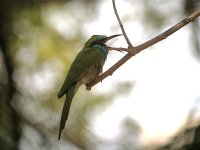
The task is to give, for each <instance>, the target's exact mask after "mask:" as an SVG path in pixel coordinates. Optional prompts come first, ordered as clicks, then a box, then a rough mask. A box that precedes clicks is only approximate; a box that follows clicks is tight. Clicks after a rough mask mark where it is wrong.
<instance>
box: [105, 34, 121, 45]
mask: <svg viewBox="0 0 200 150" xmlns="http://www.w3.org/2000/svg"><path fill="white" fill-rule="evenodd" d="M121 35H123V34H115V35H111V36H109V37H107V38H106V39H105V40H104V41H103V42H104V43H106V42H107V41H109V40H110V39H113V38H115V37H117V36H121Z"/></svg>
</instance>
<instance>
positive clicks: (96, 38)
mask: <svg viewBox="0 0 200 150" xmlns="http://www.w3.org/2000/svg"><path fill="white" fill-rule="evenodd" d="M121 35H122V34H116V35H112V36H108V37H107V36H106V35H93V36H92V37H91V38H90V39H89V40H88V41H87V42H86V43H85V47H92V46H94V45H101V46H106V45H105V44H106V42H107V41H108V40H110V39H112V38H115V37H117V36H121Z"/></svg>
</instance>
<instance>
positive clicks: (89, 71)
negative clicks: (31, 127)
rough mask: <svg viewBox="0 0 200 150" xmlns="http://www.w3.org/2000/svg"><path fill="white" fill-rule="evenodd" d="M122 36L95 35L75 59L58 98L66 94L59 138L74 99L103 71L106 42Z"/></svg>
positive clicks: (106, 52) (106, 49)
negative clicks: (79, 89)
mask: <svg viewBox="0 0 200 150" xmlns="http://www.w3.org/2000/svg"><path fill="white" fill-rule="evenodd" d="M120 35H121V34H117V35H112V36H109V37H107V36H105V35H93V36H92V37H91V38H90V39H89V40H88V41H87V42H86V43H85V46H84V47H83V49H82V50H81V51H80V52H79V53H78V55H77V56H76V58H75V59H74V61H73V63H72V65H71V67H70V69H69V72H68V75H67V77H66V79H65V82H64V84H63V86H62V87H61V89H60V92H59V93H58V98H61V97H62V96H63V95H64V94H66V99H65V103H64V106H63V110H62V115H61V120H60V129H59V136H58V139H60V136H61V132H62V130H63V129H64V127H65V123H66V121H67V119H68V114H69V110H70V105H71V102H72V99H73V97H74V95H75V93H76V91H77V90H78V88H79V87H80V85H81V84H87V83H89V82H91V81H92V80H93V79H95V78H96V77H97V76H98V75H99V74H100V73H101V72H102V69H103V65H104V62H105V60H106V58H107V55H108V48H107V47H106V42H107V41H108V40H110V39H112V38H114V37H117V36H120Z"/></svg>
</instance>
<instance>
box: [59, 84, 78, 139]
mask: <svg viewBox="0 0 200 150" xmlns="http://www.w3.org/2000/svg"><path fill="white" fill-rule="evenodd" d="M76 85H77V84H74V85H73V86H72V87H70V88H69V90H68V91H67V94H66V99H65V103H64V106H63V110H62V115H61V119H60V128H59V135H58V140H60V136H61V132H62V130H63V129H64V128H65V123H66V121H67V119H68V115H69V110H70V106H71V102H72V99H73V97H74V95H75V93H76Z"/></svg>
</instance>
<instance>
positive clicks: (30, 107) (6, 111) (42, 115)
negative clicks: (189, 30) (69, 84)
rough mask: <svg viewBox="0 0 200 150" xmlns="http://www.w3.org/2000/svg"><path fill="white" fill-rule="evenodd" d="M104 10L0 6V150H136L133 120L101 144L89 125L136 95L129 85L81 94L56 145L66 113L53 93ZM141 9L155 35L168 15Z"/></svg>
mask: <svg viewBox="0 0 200 150" xmlns="http://www.w3.org/2000/svg"><path fill="white" fill-rule="evenodd" d="M101 2H102V1H97V0H74V1H72V0H57V1H54V0H40V1H38V0H29V1H26V0H15V1H14V0H1V1H0V50H1V51H0V103H1V104H0V148H1V149H3V150H12V149H13V150H16V149H22V150H23V149H29V150H31V149H63V148H65V149H66V148H69V149H87V150H89V149H109V148H110V149H113V148H116V149H123V150H129V149H141V147H142V146H141V145H140V141H139V133H140V127H139V125H138V124H137V123H136V122H135V121H134V120H132V119H131V118H126V119H125V120H123V122H122V125H121V131H120V135H119V136H118V137H117V138H116V139H115V140H114V141H106V140H105V139H102V138H100V137H98V136H97V135H95V134H94V131H92V129H91V126H92V123H91V122H92V121H91V119H92V118H94V117H95V115H98V114H99V113H101V112H102V111H104V110H105V109H106V108H107V107H108V106H109V105H111V104H112V102H113V101H112V100H114V99H115V98H116V97H117V96H122V95H123V96H126V95H125V94H127V93H128V92H129V91H130V90H131V89H132V88H133V84H132V83H130V82H123V83H116V85H114V86H113V87H114V88H113V89H112V90H110V91H109V93H103V94H98V93H90V94H88V95H87V94H85V90H83V89H80V90H79V92H78V94H77V95H76V97H75V98H74V101H73V104H72V108H71V111H70V118H69V121H68V123H67V126H66V129H65V132H64V134H63V137H62V139H63V140H62V141H60V142H58V141H57V134H58V133H57V131H58V123H59V119H60V112H61V109H62V105H63V102H60V101H57V98H56V95H57V91H58V89H59V88H60V85H61V82H63V79H64V78H65V75H66V74H67V71H68V69H69V67H70V64H71V62H72V61H73V58H74V57H75V56H76V54H77V53H78V51H79V50H80V49H81V47H82V46H81V45H83V44H84V41H85V40H86V39H85V37H86V31H84V30H83V29H84V23H86V22H87V23H88V22H92V21H93V20H95V19H96V16H97V15H98V11H97V10H98V5H99V4H100V3H101ZM143 4H144V7H145V8H146V9H145V12H144V13H145V14H144V16H143V19H144V21H145V24H146V25H147V26H149V23H151V24H152V26H151V27H152V28H153V27H154V28H155V29H156V30H159V29H160V28H161V27H162V26H163V25H164V24H165V22H166V19H169V17H168V16H169V15H171V14H168V13H169V12H168V13H167V14H165V13H164V12H163V13H158V12H162V10H157V9H156V8H157V7H155V5H152V3H150V1H148V2H147V1H144V3H143ZM185 4H186V5H185V9H186V10H187V11H186V12H188V10H191V9H193V8H196V7H197V5H199V3H195V4H196V5H195V6H191V7H187V6H188V5H190V3H188V4H187V3H185ZM110 9H112V8H110ZM94 12H95V13H94ZM180 14H181V12H180ZM149 16H154V17H149ZM60 20H62V21H63V20H64V24H61V25H62V26H66V28H65V30H62V29H61V27H59V26H58V25H57V22H59V21H60ZM195 26H196V25H195ZM196 33H198V32H196ZM194 38H198V36H196V37H194ZM83 39H84V40H83ZM197 43H198V40H197ZM196 48H197V50H198V47H196ZM105 124H106V123H105Z"/></svg>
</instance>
